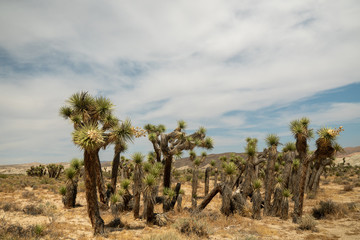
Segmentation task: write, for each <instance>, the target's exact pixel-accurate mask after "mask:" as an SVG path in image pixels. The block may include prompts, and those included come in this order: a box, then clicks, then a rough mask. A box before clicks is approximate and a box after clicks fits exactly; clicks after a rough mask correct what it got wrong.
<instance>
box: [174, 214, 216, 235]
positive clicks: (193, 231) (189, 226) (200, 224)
mask: <svg viewBox="0 0 360 240" xmlns="http://www.w3.org/2000/svg"><path fill="white" fill-rule="evenodd" d="M173 226H174V227H175V229H177V230H179V231H180V233H184V234H186V235H188V236H189V235H196V236H198V237H208V236H209V233H210V231H209V229H208V225H207V223H206V221H204V220H202V219H196V218H195V217H189V218H180V219H178V220H177V221H176V222H175V223H174V225H173Z"/></svg>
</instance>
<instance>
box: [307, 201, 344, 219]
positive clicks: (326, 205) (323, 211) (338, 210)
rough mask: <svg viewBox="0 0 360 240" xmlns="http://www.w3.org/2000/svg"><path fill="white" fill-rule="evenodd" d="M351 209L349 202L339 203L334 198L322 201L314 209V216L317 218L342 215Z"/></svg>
mask: <svg viewBox="0 0 360 240" xmlns="http://www.w3.org/2000/svg"><path fill="white" fill-rule="evenodd" d="M348 211H349V206H348V205H347V204H337V203H335V202H333V201H332V200H328V201H321V202H320V206H319V207H317V208H313V209H312V216H313V217H314V218H316V219H322V218H326V217H328V216H334V217H342V216H344V215H346V214H347V213H348Z"/></svg>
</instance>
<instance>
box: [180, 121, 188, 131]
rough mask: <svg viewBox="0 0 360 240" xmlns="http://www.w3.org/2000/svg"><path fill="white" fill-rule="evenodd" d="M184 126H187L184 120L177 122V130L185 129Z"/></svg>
mask: <svg viewBox="0 0 360 240" xmlns="http://www.w3.org/2000/svg"><path fill="white" fill-rule="evenodd" d="M186 126H187V124H186V122H185V121H184V120H179V121H178V129H179V130H183V129H185V128H186Z"/></svg>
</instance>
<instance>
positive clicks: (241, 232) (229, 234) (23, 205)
mask: <svg viewBox="0 0 360 240" xmlns="http://www.w3.org/2000/svg"><path fill="white" fill-rule="evenodd" d="M0 176H1V178H0V191H1V192H0V219H1V222H2V223H1V226H0V227H1V232H2V235H0V237H1V236H3V237H4V238H5V239H13V238H6V236H8V235H6V232H7V231H15V230H16V229H17V230H16V231H18V232H20V234H18V235H19V236H21V230H24V231H25V229H28V228H30V227H31V226H32V227H33V229H34V226H36V227H38V228H40V230H38V232H39V233H38V234H37V235H33V238H39V239H168V238H171V239H173V240H175V239H198V238H199V237H198V236H196V235H185V234H181V233H180V232H179V231H178V230H177V228H176V226H177V223H178V222H179V221H180V220H181V219H187V218H189V217H190V214H189V213H188V212H187V211H185V210H183V211H181V212H178V211H177V210H175V211H173V212H170V213H168V215H167V216H168V218H169V219H170V221H171V222H170V223H169V224H168V225H167V226H165V227H158V226H147V225H146V224H145V221H144V220H135V219H134V218H133V215H132V212H125V213H121V220H122V221H123V222H124V224H125V227H124V228H121V229H117V230H116V231H109V230H108V231H107V234H106V236H98V237H95V238H94V237H93V234H92V229H91V225H90V221H89V218H88V217H87V212H86V201H85V196H84V185H83V183H82V182H80V185H79V194H78V197H77V203H78V205H79V206H78V207H76V208H73V209H64V207H63V204H62V201H61V195H60V194H59V193H58V189H59V187H60V186H61V185H63V184H64V180H61V179H60V180H55V179H49V178H47V177H42V178H38V177H28V176H25V175H4V174H3V175H0ZM359 183H360V179H359V177H358V176H357V175H353V176H349V177H346V178H345V177H341V178H340V177H336V176H332V177H327V179H326V180H325V179H322V182H321V189H320V192H319V193H318V195H317V197H316V198H315V199H306V200H305V208H304V211H305V214H311V212H312V208H314V207H315V206H317V205H318V204H319V202H320V201H327V200H329V199H331V200H333V201H334V202H335V203H337V204H341V205H344V204H349V203H351V206H352V208H351V209H350V210H347V211H346V213H345V214H337V215H335V216H330V217H327V218H325V219H322V220H316V223H317V225H316V230H315V231H309V230H300V229H299V225H297V224H294V223H292V221H291V218H289V219H288V220H280V219H279V218H276V217H263V219H262V220H253V219H251V217H250V210H249V215H248V216H247V217H243V216H240V215H237V214H235V215H232V216H229V217H225V216H223V215H221V213H220V211H219V209H220V206H221V198H220V197H219V196H216V197H215V199H214V200H213V201H212V202H211V203H210V204H209V205H208V207H207V208H206V209H205V210H204V211H203V214H201V215H200V216H199V217H198V218H197V219H196V221H197V222H199V224H202V226H203V227H204V228H205V229H206V232H207V233H208V235H207V236H204V237H202V238H205V239H206V238H208V239H293V240H294V239H360V184H359ZM344 184H352V186H354V187H353V188H352V190H350V191H345V190H344ZM199 187H200V188H199V193H200V194H199V196H200V199H199V200H198V202H200V201H201V200H202V199H201V197H203V196H204V195H203V194H204V193H203V192H204V189H203V183H201V184H200V186H199ZM183 189H184V190H185V196H184V200H183V207H190V205H191V201H190V193H191V186H190V183H188V182H187V183H185V184H183ZM292 206H293V203H292V202H291V207H290V208H291V211H292ZM34 209H35V210H34ZM37 209H38V212H36V210H37ZM39 209H40V210H39ZM156 212H162V206H161V205H157V206H156ZM31 214H33V215H31ZM101 215H102V217H103V219H104V221H105V223H108V222H110V221H111V220H112V219H113V216H112V214H111V212H110V210H107V211H102V212H101ZM19 226H21V228H22V229H20V230H19ZM14 229H15V230H14ZM10 236H11V235H10ZM16 236H17V235H16Z"/></svg>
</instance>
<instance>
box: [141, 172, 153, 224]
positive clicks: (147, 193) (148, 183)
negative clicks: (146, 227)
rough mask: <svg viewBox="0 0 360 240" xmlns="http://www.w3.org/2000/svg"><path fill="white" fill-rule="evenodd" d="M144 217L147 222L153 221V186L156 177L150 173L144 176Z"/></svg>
mask: <svg viewBox="0 0 360 240" xmlns="http://www.w3.org/2000/svg"><path fill="white" fill-rule="evenodd" d="M144 185H145V188H144V193H143V194H144V217H145V219H146V222H147V223H153V221H154V218H155V215H154V205H155V196H154V194H153V192H154V191H153V188H154V186H155V185H156V177H155V176H154V175H152V174H147V175H146V176H145V178H144Z"/></svg>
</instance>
